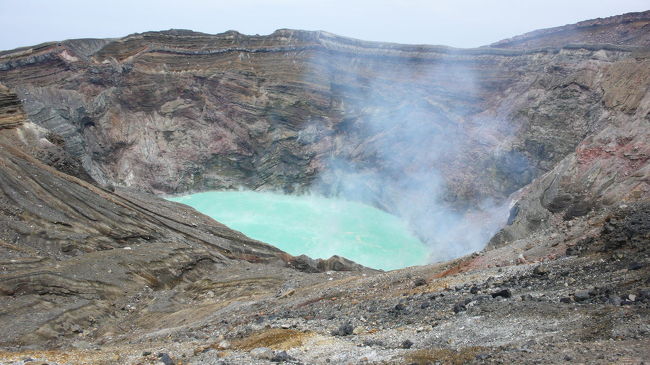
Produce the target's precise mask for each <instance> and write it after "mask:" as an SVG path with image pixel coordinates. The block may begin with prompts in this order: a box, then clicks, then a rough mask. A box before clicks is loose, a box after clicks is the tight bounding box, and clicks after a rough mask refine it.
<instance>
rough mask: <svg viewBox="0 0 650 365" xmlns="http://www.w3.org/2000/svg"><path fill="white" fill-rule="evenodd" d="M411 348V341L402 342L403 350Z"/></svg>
mask: <svg viewBox="0 0 650 365" xmlns="http://www.w3.org/2000/svg"><path fill="white" fill-rule="evenodd" d="M411 346H413V342H411V340H406V341H404V342H402V348H403V349H410V348H411Z"/></svg>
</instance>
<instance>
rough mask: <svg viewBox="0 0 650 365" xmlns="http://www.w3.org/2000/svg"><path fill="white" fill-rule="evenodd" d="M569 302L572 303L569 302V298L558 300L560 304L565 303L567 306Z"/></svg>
mask: <svg viewBox="0 0 650 365" xmlns="http://www.w3.org/2000/svg"><path fill="white" fill-rule="evenodd" d="M571 302H572V300H571V298H570V297H563V298H560V303H567V304H568V303H571Z"/></svg>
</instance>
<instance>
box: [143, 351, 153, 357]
mask: <svg viewBox="0 0 650 365" xmlns="http://www.w3.org/2000/svg"><path fill="white" fill-rule="evenodd" d="M149 355H151V351H145V352H143V353H142V356H149Z"/></svg>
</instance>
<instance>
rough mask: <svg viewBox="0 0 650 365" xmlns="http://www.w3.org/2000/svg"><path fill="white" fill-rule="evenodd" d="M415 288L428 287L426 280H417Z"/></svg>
mask: <svg viewBox="0 0 650 365" xmlns="http://www.w3.org/2000/svg"><path fill="white" fill-rule="evenodd" d="M414 284H415V286H422V285H427V281H426V280H424V279H423V278H417V279H415V283H414Z"/></svg>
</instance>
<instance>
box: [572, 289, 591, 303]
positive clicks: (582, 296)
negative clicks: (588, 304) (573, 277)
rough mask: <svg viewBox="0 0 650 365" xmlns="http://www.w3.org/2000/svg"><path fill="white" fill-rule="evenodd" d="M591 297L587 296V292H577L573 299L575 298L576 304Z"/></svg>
mask: <svg viewBox="0 0 650 365" xmlns="http://www.w3.org/2000/svg"><path fill="white" fill-rule="evenodd" d="M590 296H591V295H590V294H589V290H578V291H577V292H575V294H573V297H574V298H575V300H576V302H582V301H585V300H587V299H589V297H590Z"/></svg>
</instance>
